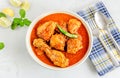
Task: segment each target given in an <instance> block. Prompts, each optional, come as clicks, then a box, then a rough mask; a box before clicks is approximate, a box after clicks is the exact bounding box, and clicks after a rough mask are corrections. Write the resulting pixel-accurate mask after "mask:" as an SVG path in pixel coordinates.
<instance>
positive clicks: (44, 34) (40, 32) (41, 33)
mask: <svg viewBox="0 0 120 78" xmlns="http://www.w3.org/2000/svg"><path fill="white" fill-rule="evenodd" d="M55 28H56V22H54V21H48V22H45V23H44V24H42V25H40V26H39V27H38V28H37V36H38V37H40V38H43V39H44V40H46V41H49V40H50V37H51V36H52V35H53V33H54V30H55Z"/></svg>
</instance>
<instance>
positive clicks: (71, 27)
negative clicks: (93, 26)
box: [68, 19, 81, 34]
mask: <svg viewBox="0 0 120 78" xmlns="http://www.w3.org/2000/svg"><path fill="white" fill-rule="evenodd" d="M80 26H81V22H80V21H78V20H77V19H70V20H69V22H68V31H69V32H70V33H72V34H75V33H77V30H78V29H79V27H80Z"/></svg>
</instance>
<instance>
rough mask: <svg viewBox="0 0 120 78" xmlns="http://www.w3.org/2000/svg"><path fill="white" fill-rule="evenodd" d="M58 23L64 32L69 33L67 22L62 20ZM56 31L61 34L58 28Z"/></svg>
mask: <svg viewBox="0 0 120 78" xmlns="http://www.w3.org/2000/svg"><path fill="white" fill-rule="evenodd" d="M58 23H59V25H60V27H61V28H62V29H63V30H65V31H67V23H66V22H64V21H63V20H60V21H59V22H58ZM56 31H57V32H59V33H60V31H59V29H58V28H56Z"/></svg>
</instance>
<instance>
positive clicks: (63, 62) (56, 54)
mask: <svg viewBox="0 0 120 78" xmlns="http://www.w3.org/2000/svg"><path fill="white" fill-rule="evenodd" d="M45 53H46V55H47V56H48V58H50V60H51V61H52V62H53V63H54V65H56V66H59V67H62V68H63V67H67V66H68V65H69V59H67V58H66V57H65V55H64V54H63V53H62V52H60V51H57V50H51V49H48V48H46V49H45Z"/></svg>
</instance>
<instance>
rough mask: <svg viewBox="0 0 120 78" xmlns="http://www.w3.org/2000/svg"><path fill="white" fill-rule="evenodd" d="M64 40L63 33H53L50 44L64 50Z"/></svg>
mask: <svg viewBox="0 0 120 78" xmlns="http://www.w3.org/2000/svg"><path fill="white" fill-rule="evenodd" d="M65 42H66V38H65V36H64V35H62V34H55V35H52V37H51V39H50V46H51V47H53V48H55V49H57V50H61V51H64V47H65Z"/></svg>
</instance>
